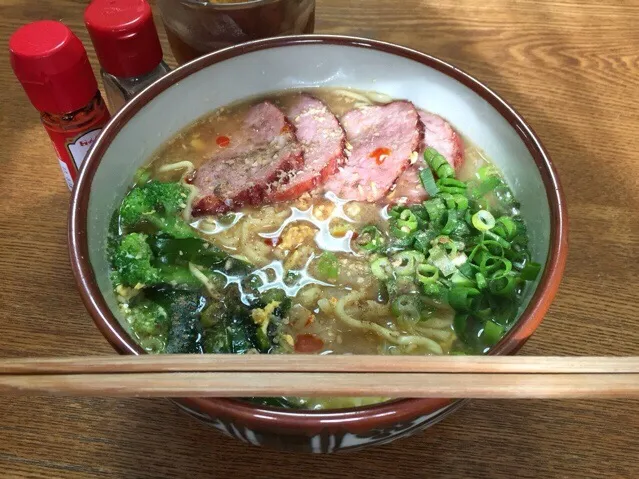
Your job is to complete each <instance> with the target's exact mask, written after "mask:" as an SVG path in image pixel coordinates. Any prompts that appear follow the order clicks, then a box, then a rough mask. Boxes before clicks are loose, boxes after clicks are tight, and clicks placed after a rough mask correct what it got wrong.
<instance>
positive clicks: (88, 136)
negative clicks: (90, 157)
mask: <svg viewBox="0 0 639 479" xmlns="http://www.w3.org/2000/svg"><path fill="white" fill-rule="evenodd" d="M101 131H102V128H96V129H95V130H91V131H88V132H87V133H85V134H83V135H82V136H80V137H78V138H77V139H76V140H75V141H74V142H73V143H69V144H67V148H68V149H69V153H70V155H71V158H73V162H74V163H75V166H76V168H78V169H80V165H82V161H83V160H84V157H85V156H86V154H87V152H88V151H89V149H90V148H91V146H92V145H93V143H94V142H95V139H96V138H97V137H98V135H100V132H101Z"/></svg>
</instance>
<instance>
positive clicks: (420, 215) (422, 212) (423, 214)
mask: <svg viewBox="0 0 639 479" xmlns="http://www.w3.org/2000/svg"><path fill="white" fill-rule="evenodd" d="M408 209H409V210H411V211H412V212H413V213H414V214H415V216H417V219H418V220H422V221H423V222H427V221H428V212H427V211H426V208H424V206H423V205H410V206H409V207H408Z"/></svg>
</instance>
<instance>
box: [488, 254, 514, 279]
mask: <svg viewBox="0 0 639 479" xmlns="http://www.w3.org/2000/svg"><path fill="white" fill-rule="evenodd" d="M498 262H499V263H501V264H502V265H503V268H497V269H494V270H493V271H494V272H493V275H492V277H491V279H499V278H501V277H503V276H506V275H507V274H508V273H510V271H511V270H512V268H513V264H512V263H511V262H510V260H507V259H506V258H499V259H498Z"/></svg>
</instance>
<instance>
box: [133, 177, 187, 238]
mask: <svg viewBox="0 0 639 479" xmlns="http://www.w3.org/2000/svg"><path fill="white" fill-rule="evenodd" d="M187 197H188V190H187V189H186V187H184V186H183V185H181V184H180V183H175V182H173V183H162V182H159V181H155V180H152V181H149V182H148V183H144V184H143V185H141V186H135V187H134V188H133V189H132V190H131V191H129V194H128V195H127V196H126V197H125V198H124V200H122V204H121V205H120V226H122V227H123V228H124V229H126V230H128V231H135V230H136V229H139V228H140V227H143V225H144V224H145V223H146V224H149V225H152V226H153V227H155V228H156V229H157V230H159V231H161V232H164V233H166V234H169V235H171V236H173V237H175V238H192V237H194V236H195V235H194V232H193V230H192V228H191V227H190V226H189V225H188V224H187V223H186V222H185V221H184V220H183V219H182V217H181V216H180V213H181V211H182V210H183V209H184V208H185V206H186V199H187Z"/></svg>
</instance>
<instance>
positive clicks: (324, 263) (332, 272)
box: [317, 251, 339, 279]
mask: <svg viewBox="0 0 639 479" xmlns="http://www.w3.org/2000/svg"><path fill="white" fill-rule="evenodd" d="M317 270H318V271H319V273H320V274H321V275H322V276H323V277H324V278H327V279H337V276H338V275H339V260H338V259H337V256H336V255H335V253H331V252H330V251H325V252H324V253H322V254H321V255H320V257H319V259H318V261H317Z"/></svg>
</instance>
